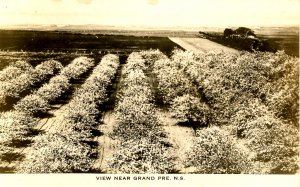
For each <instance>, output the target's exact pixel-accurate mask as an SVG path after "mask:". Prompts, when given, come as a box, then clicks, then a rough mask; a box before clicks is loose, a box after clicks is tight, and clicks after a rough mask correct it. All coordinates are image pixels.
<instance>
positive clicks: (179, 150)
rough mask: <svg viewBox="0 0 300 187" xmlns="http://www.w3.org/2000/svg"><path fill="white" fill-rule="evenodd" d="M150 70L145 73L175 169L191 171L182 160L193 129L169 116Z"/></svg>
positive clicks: (190, 142) (155, 79)
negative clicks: (169, 145)
mask: <svg viewBox="0 0 300 187" xmlns="http://www.w3.org/2000/svg"><path fill="white" fill-rule="evenodd" d="M152 71H153V69H152V68H151V67H150V68H149V69H148V71H146V73H145V74H146V75H147V77H148V78H149V79H148V80H149V83H150V85H151V89H152V91H153V94H154V98H155V104H156V107H157V116H158V117H159V121H160V124H162V127H163V130H164V132H166V133H167V138H168V141H169V142H170V143H171V144H172V147H171V149H172V154H173V155H174V157H175V160H174V164H175V171H176V172H178V173H189V172H192V171H193V168H185V167H184V164H183V162H184V160H185V152H186V150H188V149H189V147H190V146H191V145H192V141H193V138H194V137H195V131H194V129H193V128H192V127H186V126H179V125H177V123H178V121H177V120H176V119H174V118H172V117H170V112H169V111H168V107H167V106H166V105H165V104H164V103H163V101H162V99H163V98H162V97H161V95H160V94H159V89H158V80H157V78H156V76H155V74H154V73H153V72H152Z"/></svg>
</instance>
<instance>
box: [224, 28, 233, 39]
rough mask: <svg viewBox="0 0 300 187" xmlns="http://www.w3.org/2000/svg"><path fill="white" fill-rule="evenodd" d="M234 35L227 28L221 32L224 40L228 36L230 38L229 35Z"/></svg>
mask: <svg viewBox="0 0 300 187" xmlns="http://www.w3.org/2000/svg"><path fill="white" fill-rule="evenodd" d="M233 34H234V31H233V30H232V29H228V28H226V29H225V30H224V32H223V36H224V37H225V38H227V37H229V36H231V35H233Z"/></svg>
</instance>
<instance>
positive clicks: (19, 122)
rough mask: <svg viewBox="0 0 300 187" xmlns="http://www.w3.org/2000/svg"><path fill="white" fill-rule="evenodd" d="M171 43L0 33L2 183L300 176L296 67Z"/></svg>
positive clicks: (287, 60) (278, 56)
mask: <svg viewBox="0 0 300 187" xmlns="http://www.w3.org/2000/svg"><path fill="white" fill-rule="evenodd" d="M172 40H174V38H173V39H172V38H171V39H170V38H168V37H161V36H133V35H104V34H95V33H94V34H91V33H84V34H80V33H75V32H66V31H64V32H61V31H60V32H58V31H57V32H56V31H9V30H2V31H0V41H1V42H0V50H1V51H0V87H1V88H0V112H1V113H0V173H109V174H116V173H121V174H127V173H135V174H145V173H147V174H169V173H182V174H192V173H199V174H223V173H225V174H295V173H299V137H298V135H299V124H298V120H299V94H298V90H299V81H298V77H299V70H298V66H299V58H298V57H296V55H288V54H286V53H285V52H283V51H278V52H276V53H271V52H254V53H251V52H246V51H238V50H234V49H231V48H227V47H226V48H225V47H224V46H221V45H217V44H215V43H212V42H207V43H205V40H201V41H200V40H197V39H187V38H185V39H183V38H181V39H180V38H179V39H177V40H176V41H178V42H176V43H175V42H173V41H172ZM184 42H185V44H184V45H183V44H182V43H184ZM192 42H204V43H203V45H201V43H197V44H196V43H192ZM187 43H189V44H188V45H189V46H192V47H193V49H195V50H192V51H190V50H186V49H185V48H186V47H185V46H186V45H187ZM191 43H192V44H191ZM212 46H213V47H215V46H217V48H218V49H221V50H218V51H214V50H211V48H210V47H212ZM223 49H224V50H223Z"/></svg>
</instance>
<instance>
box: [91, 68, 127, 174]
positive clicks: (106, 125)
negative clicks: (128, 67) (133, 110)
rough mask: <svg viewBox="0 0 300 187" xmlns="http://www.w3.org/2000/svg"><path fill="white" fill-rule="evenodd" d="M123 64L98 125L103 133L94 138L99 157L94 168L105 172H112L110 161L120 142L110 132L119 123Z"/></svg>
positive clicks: (110, 90)
mask: <svg viewBox="0 0 300 187" xmlns="http://www.w3.org/2000/svg"><path fill="white" fill-rule="evenodd" d="M123 66H124V64H120V66H119V68H118V70H117V73H116V76H115V78H114V79H113V80H112V85H111V86H110V88H109V89H108V95H109V100H108V102H107V103H105V106H104V108H105V111H104V112H103V117H102V124H99V126H98V130H99V131H100V132H101V134H102V135H101V136H98V137H95V139H94V141H96V142H98V150H97V153H98V158H97V160H96V161H95V163H94V166H93V168H92V169H93V170H95V171H100V172H104V173H110V169H109V166H108V161H109V159H111V158H112V156H113V153H114V152H115V148H116V146H117V144H118V141H117V140H114V139H112V138H111V137H110V135H109V134H110V133H111V132H112V131H113V129H114V128H115V127H116V125H117V124H116V121H115V115H114V108H115V106H116V103H117V93H118V90H119V86H120V80H121V75H122V69H123Z"/></svg>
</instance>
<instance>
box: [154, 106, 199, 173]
mask: <svg viewBox="0 0 300 187" xmlns="http://www.w3.org/2000/svg"><path fill="white" fill-rule="evenodd" d="M158 116H159V120H160V122H161V124H162V125H163V129H164V130H165V132H166V133H167V136H168V140H169V141H170V143H171V144H172V148H171V149H173V150H172V154H173V155H174V157H175V158H176V159H175V162H174V164H175V170H177V171H178V172H179V173H192V172H193V170H194V169H193V168H186V167H185V166H184V160H186V155H185V153H186V151H187V150H189V148H190V147H191V145H192V143H193V139H194V138H195V131H194V130H193V128H191V127H186V126H179V125H177V123H178V120H176V119H174V118H172V117H170V114H169V112H166V111H162V110H161V111H159V112H158Z"/></svg>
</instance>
